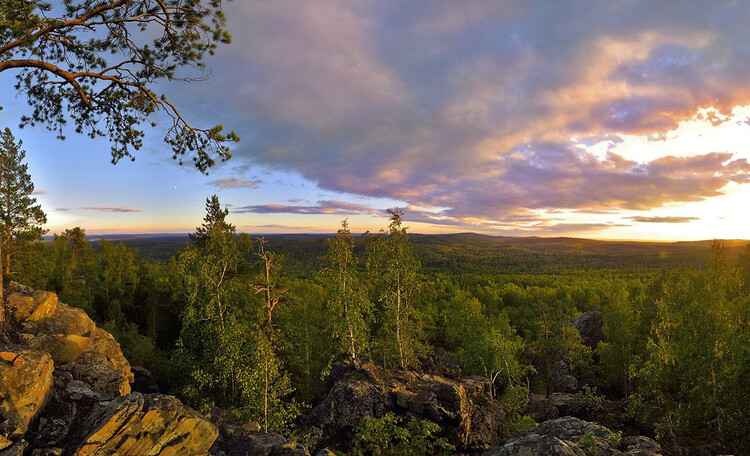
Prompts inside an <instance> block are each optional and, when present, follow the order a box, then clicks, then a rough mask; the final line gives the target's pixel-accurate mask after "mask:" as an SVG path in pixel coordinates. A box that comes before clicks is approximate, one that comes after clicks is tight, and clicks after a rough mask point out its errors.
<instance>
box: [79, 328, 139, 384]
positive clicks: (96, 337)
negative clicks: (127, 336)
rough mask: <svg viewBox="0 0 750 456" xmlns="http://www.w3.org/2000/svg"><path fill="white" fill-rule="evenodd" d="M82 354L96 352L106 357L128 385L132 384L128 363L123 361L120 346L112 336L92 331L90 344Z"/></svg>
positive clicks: (99, 329) (95, 330) (103, 332)
mask: <svg viewBox="0 0 750 456" xmlns="http://www.w3.org/2000/svg"><path fill="white" fill-rule="evenodd" d="M84 352H96V353H101V354H102V355H104V356H106V357H107V359H108V360H109V363H110V364H111V365H112V366H113V367H114V368H115V369H117V370H118V371H120V373H122V375H123V376H124V377H125V378H126V379H127V381H128V383H132V382H133V380H134V376H133V372H132V371H131V370H130V363H129V362H128V360H127V359H125V355H123V354H122V349H120V344H119V343H117V341H116V340H115V338H114V337H112V334H110V333H108V332H107V331H105V330H103V329H101V328H96V329H94V331H93V332H92V334H91V342H89V344H88V345H87V346H86V349H85V351H84Z"/></svg>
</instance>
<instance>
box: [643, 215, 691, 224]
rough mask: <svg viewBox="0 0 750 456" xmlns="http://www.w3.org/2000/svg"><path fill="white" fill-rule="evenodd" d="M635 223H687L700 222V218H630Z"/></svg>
mask: <svg viewBox="0 0 750 456" xmlns="http://www.w3.org/2000/svg"><path fill="white" fill-rule="evenodd" d="M629 218H630V219H631V220H633V221H634V222H640V223H687V222H692V221H694V220H700V218H699V217H640V216H638V217H629Z"/></svg>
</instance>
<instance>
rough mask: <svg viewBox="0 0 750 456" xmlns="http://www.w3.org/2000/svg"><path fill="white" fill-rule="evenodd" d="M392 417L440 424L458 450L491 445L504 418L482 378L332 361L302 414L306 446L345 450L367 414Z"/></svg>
mask: <svg viewBox="0 0 750 456" xmlns="http://www.w3.org/2000/svg"><path fill="white" fill-rule="evenodd" d="M389 412H393V413H395V414H397V415H402V416H404V415H405V416H411V417H414V418H416V419H427V420H430V421H433V422H435V423H437V424H439V425H440V427H441V428H442V434H441V435H442V436H443V437H445V438H446V439H447V440H448V441H449V442H450V443H451V444H453V445H454V446H456V448H457V450H458V451H460V452H476V451H481V450H484V449H486V448H488V447H490V446H492V445H496V444H497V443H498V442H499V439H500V425H501V423H502V420H503V418H504V416H505V414H504V413H503V410H502V408H501V406H500V402H499V401H494V400H493V399H492V397H491V395H490V385H489V383H488V382H487V380H486V379H484V378H481V377H473V376H468V377H464V378H462V379H461V380H456V379H450V378H446V377H440V376H436V375H429V374H421V373H418V372H411V371H386V370H385V369H382V368H379V367H377V366H375V365H374V364H372V363H367V364H364V365H362V366H359V367H358V366H354V365H351V364H337V365H334V366H333V368H332V372H331V375H330V377H329V378H328V379H327V380H326V383H325V384H324V385H323V387H322V388H321V392H320V394H319V397H318V398H317V399H316V402H315V406H314V407H313V408H312V410H311V411H310V412H309V414H307V415H306V416H304V417H303V418H302V433H303V434H304V435H305V436H306V437H305V439H306V441H307V443H308V446H309V448H311V449H321V448H322V447H324V446H325V447H329V448H333V449H335V450H339V451H348V450H349V449H350V448H349V446H350V444H351V438H352V436H353V431H354V429H355V428H356V427H357V425H358V424H359V422H360V421H361V420H362V419H363V418H365V417H368V416H371V417H375V418H380V417H382V416H384V415H385V414H387V413H389Z"/></svg>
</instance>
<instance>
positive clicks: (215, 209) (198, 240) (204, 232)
mask: <svg viewBox="0 0 750 456" xmlns="http://www.w3.org/2000/svg"><path fill="white" fill-rule="evenodd" d="M227 215H229V209H226V208H224V209H222V208H221V204H220V203H219V197H218V196H216V195H212V196H211V197H210V198H206V216H205V217H203V222H204V223H203V224H202V225H201V226H199V227H197V228H196V229H195V233H190V234H188V236H189V237H190V240H191V241H192V242H193V244H195V245H196V246H198V247H205V245H206V241H207V240H208V237H209V235H210V234H211V230H213V229H214V228H216V229H217V230H218V231H220V232H224V233H232V234H234V231H235V227H234V225H232V224H231V223H228V222H227V221H226V217H227Z"/></svg>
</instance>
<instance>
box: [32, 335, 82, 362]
mask: <svg viewBox="0 0 750 456" xmlns="http://www.w3.org/2000/svg"><path fill="white" fill-rule="evenodd" d="M90 342H91V339H89V338H88V337H83V336H77V335H75V334H39V335H37V336H34V337H32V338H30V339H29V340H28V342H27V343H28V344H29V346H30V347H31V348H34V349H36V350H40V351H45V352H47V353H49V354H50V355H52V360H53V361H54V362H55V364H65V363H72V362H73V361H75V360H76V359H78V357H79V356H81V354H82V353H83V351H84V350H85V349H86V347H87V346H88V344H89V343H90Z"/></svg>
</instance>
